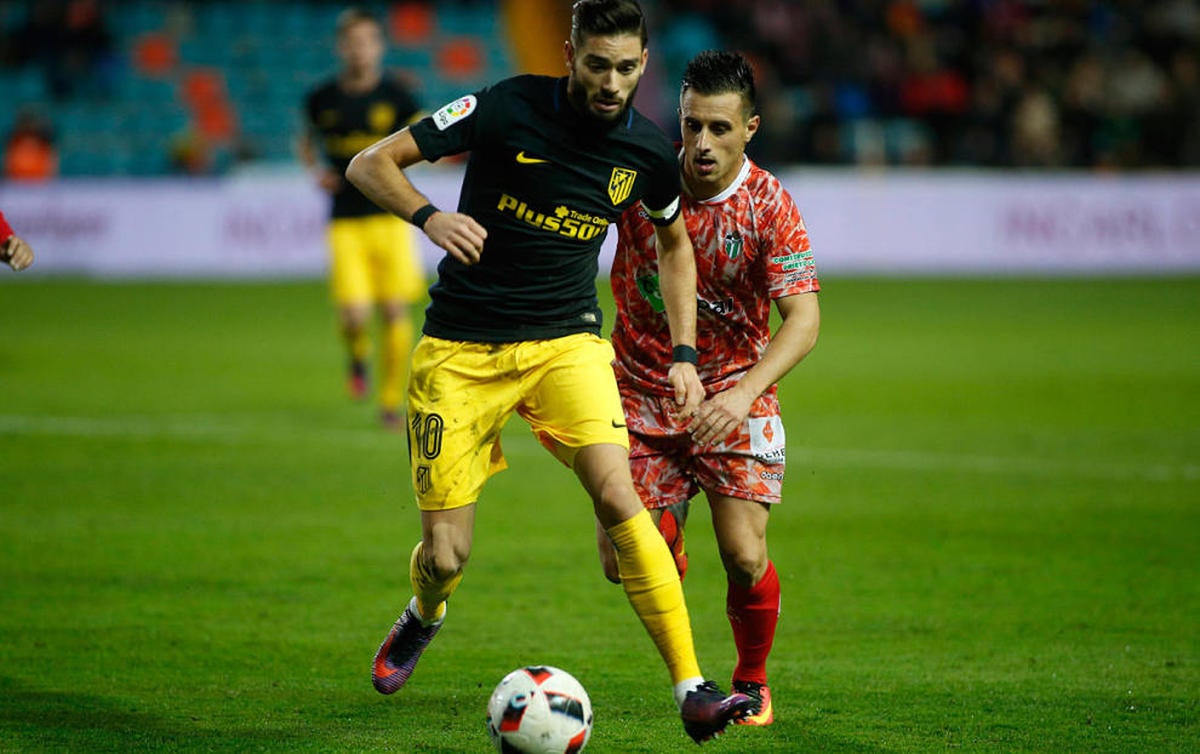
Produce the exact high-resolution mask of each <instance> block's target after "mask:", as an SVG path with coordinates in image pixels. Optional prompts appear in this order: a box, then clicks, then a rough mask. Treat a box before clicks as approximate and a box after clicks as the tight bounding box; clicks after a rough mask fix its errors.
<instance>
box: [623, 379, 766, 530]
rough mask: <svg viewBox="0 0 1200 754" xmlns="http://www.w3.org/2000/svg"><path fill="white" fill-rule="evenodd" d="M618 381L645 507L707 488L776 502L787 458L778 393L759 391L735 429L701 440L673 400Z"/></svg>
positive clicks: (631, 455)
mask: <svg viewBox="0 0 1200 754" xmlns="http://www.w3.org/2000/svg"><path fill="white" fill-rule="evenodd" d="M629 387H630V386H629V385H624V384H623V385H621V404H622V407H623V408H624V410H625V421H626V422H627V423H628V425H629V465H630V469H631V471H632V472H633V481H634V484H635V485H636V486H637V488H638V494H639V495H641V498H642V503H643V504H644V505H645V506H646V507H647V508H665V507H667V506H669V505H673V504H675V503H679V502H682V501H684V500H690V499H691V498H692V497H694V496H695V495H696V493H697V492H699V491H700V490H702V489H703V490H708V491H710V492H716V493H719V494H722V495H729V496H732V497H736V498H740V499H743V500H753V501H755V502H760V503H778V502H779V501H780V500H781V499H782V496H781V493H782V491H783V472H784V466H785V464H786V453H785V447H784V446H785V442H784V432H783V421H782V420H781V419H780V416H779V399H778V398H777V397H776V396H775V395H773V394H770V395H760V396H759V397H758V398H757V399H756V400H755V401H754V404H753V405H752V406H751V407H750V415H749V416H748V417H747V418H746V421H744V422H742V426H741V428H740V429H738V431H736V432H734V433H732V434H730V435H729V436H728V437H726V438H725V439H723V440H720V441H717V442H715V443H712V444H710V445H705V446H700V445H697V444H696V443H694V442H692V438H691V435H689V434H688V433H687V432H686V431H684V429H683V428H682V426H680V424H679V422H677V421H676V420H675V418H674V416H673V413H672V409H673V408H674V404H675V400H674V399H673V398H669V397H661V396H654V395H644V394H640V393H635V392H633V391H632V390H630V389H629Z"/></svg>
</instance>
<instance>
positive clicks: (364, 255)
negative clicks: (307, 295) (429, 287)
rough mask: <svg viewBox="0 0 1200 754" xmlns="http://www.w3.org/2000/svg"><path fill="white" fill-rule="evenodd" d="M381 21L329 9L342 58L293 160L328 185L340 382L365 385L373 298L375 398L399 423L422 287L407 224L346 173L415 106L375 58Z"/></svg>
mask: <svg viewBox="0 0 1200 754" xmlns="http://www.w3.org/2000/svg"><path fill="white" fill-rule="evenodd" d="M384 51H385V48H384V37H383V29H382V27H381V26H380V23H379V20H378V19H376V18H375V16H373V15H372V14H370V13H369V12H367V11H364V10H361V9H358V8H350V9H347V10H345V11H343V12H342V13H341V14H340V15H339V16H338V22H337V52H338V56H339V57H340V58H341V59H342V67H341V69H340V70H339V71H338V73H337V74H336V75H335V76H332V77H330V78H329V79H328V80H327V81H325V82H323V83H321V84H320V85H319V86H317V87H316V88H314V89H313V90H312V91H310V92H309V93H308V95H307V96H306V97H305V100H304V121H305V124H306V130H305V133H304V134H303V137H302V138H301V139H300V144H299V153H300V158H301V161H302V162H304V164H305V165H306V166H307V167H308V168H309V170H310V171H312V172H313V173H315V175H316V181H317V184H318V185H319V186H320V187H321V188H322V189H323V190H325V191H326V192H328V193H329V194H330V197H331V201H330V222H329V230H328V242H329V252H330V265H329V271H330V284H331V288H332V291H331V293H332V295H333V299H334V302H335V303H336V305H337V307H338V312H339V319H340V323H341V330H342V337H343V339H344V340H345V343H346V350H347V352H348V356H349V375H348V377H347V387H348V389H349V391H350V394H351V395H352V396H353V397H354V398H356V399H363V398H365V397H366V396H367V393H368V384H367V362H368V357H369V355H370V352H371V338H370V335H369V332H368V326H369V325H370V322H371V312H372V308H373V307H378V309H379V313H380V316H381V319H382V322H383V337H382V339H381V340H382V347H381V348H380V363H381V365H382V368H381V369H380V381H379V382H380V384H379V403H380V407H381V414H382V420H383V423H384V426H386V427H389V428H393V429H400V427H401V419H400V415H401V411H400V403H401V399H402V398H403V394H404V383H405V380H406V379H407V375H406V373H405V371H406V370H405V367H406V366H407V364H408V356H409V351H410V350H412V341H413V332H412V329H413V328H412V322H411V318H410V316H409V308H410V307H411V305H412V304H413V303H415V302H416V301H418V300H420V298H421V296H422V294H423V293H424V290H425V275H424V272H423V271H422V269H421V261H420V256H419V255H418V250H417V244H416V238H415V236H414V233H413V230H412V228H411V227H410V226H409V225H408V224H407V223H405V222H404V221H402V220H400V219H399V218H398V217H396V216H395V215H392V214H391V213H389V212H386V211H384V210H382V209H380V207H379V206H378V205H377V204H375V203H374V202H372V201H371V200H370V199H368V198H367V197H365V196H363V195H362V192H360V191H359V190H358V189H357V188H355V187H354V186H353V185H352V184H350V183H348V182H347V181H346V180H345V178H344V174H345V171H346V166H347V165H349V164H350V159H351V158H352V157H354V155H355V154H357V153H358V152H359V151H361V150H362V149H364V148H365V147H368V146H370V145H371V144H374V143H375V142H376V141H379V140H380V139H382V138H383V137H385V136H387V135H388V134H390V133H392V132H393V131H395V130H396V129H398V128H400V127H402V126H404V125H406V124H408V123H410V122H411V121H412V120H414V119H415V118H416V117H417V116H418V115H419V114H420V113H419V107H418V106H417V102H416V100H415V99H414V97H413V95H412V93H411V92H410V91H409V89H408V87H407V86H405V84H404V83H403V82H402V81H401V80H400V79H399V78H398V77H397V76H396V75H395V74H394V73H391V72H388V71H385V70H384V68H383V55H384Z"/></svg>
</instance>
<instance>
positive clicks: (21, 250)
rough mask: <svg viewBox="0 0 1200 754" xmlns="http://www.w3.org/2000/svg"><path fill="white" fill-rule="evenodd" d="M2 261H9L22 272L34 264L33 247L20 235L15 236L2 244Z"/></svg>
mask: <svg viewBox="0 0 1200 754" xmlns="http://www.w3.org/2000/svg"><path fill="white" fill-rule="evenodd" d="M0 261H4V262H7V263H8V266H9V267H11V268H13V269H14V270H16V271H17V272H20V271H21V270H23V269H25V268H26V267H28V266H29V265H31V264H33V249H31V248H29V244H27V243H25V242H24V241H23V240H21V238H20V237H19V236H13V237H11V238H9V239H8V241H7V242H6V243H4V244H0Z"/></svg>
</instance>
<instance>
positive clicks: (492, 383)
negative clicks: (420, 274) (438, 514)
mask: <svg viewBox="0 0 1200 754" xmlns="http://www.w3.org/2000/svg"><path fill="white" fill-rule="evenodd" d="M612 360H613V349H612V346H611V345H609V343H608V341H606V340H603V339H602V338H598V337H596V336H595V335H591V334H589V333H580V334H576V335H568V336H565V337H562V338H554V339H551V340H531V341H526V342H522V343H465V342H461V341H453V340H442V339H441V338H432V337H430V336H428V335H426V336H424V337H422V338H421V340H420V341H419V342H418V343H417V347H416V349H415V350H414V351H413V355H412V371H411V377H410V378H409V382H408V448H409V451H408V452H409V461H410V464H411V468H412V481H413V489H415V490H416V493H417V505H418V506H420V508H421V510H445V509H447V508H459V507H462V506H464V505H470V504H471V503H474V502H476V501H477V500H478V499H479V494H480V492H481V491H482V490H483V485H484V483H485V482H487V480H488V478H489V477H491V476H492V474H495V473H496V472H498V471H502V470H503V469H505V468H507V467H508V464H507V463H506V462H505V460H504V453H503V452H502V451H501V449H500V430H501V429H503V427H504V425H505V423H506V422H507V421H508V418H509V417H510V416H512V414H513V412H514V411H515V412H516V413H517V414H518V415H520V417H521V418H522V419H524V420H525V421H526V422H528V423H529V426H530V427H531V428H532V429H533V434H534V435H535V436H536V437H537V439H538V441H539V442H541V443H542V445H543V446H545V447H546V448H547V449H548V450H549V451H550V452H551V453H553V454H554V456H555V457H556V458H558V459H559V460H560V461H562V462H563V463H564V464H566V465H567V466H571V464H572V463H573V462H574V460H575V454H576V453H577V452H578V451H579V449H580V448H583V447H585V446H588V445H599V444H612V445H620V446H622V447H624V448H628V447H629V435H628V433H627V431H626V429H625V417H624V415H623V414H622V413H621V396H620V394H619V393H618V392H617V383H616V379H615V377H614V376H613V370H612Z"/></svg>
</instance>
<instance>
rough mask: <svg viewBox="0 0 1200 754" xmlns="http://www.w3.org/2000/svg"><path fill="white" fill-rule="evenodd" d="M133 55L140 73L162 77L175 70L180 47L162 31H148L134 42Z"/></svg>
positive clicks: (134, 62) (135, 65)
mask: <svg viewBox="0 0 1200 754" xmlns="http://www.w3.org/2000/svg"><path fill="white" fill-rule="evenodd" d="M132 57H133V66H134V68H135V69H136V70H137V71H138V73H141V74H142V75H143V76H151V77H155V78H161V77H163V76H166V75H168V74H170V73H171V72H172V71H173V70H175V66H176V65H178V63H179V48H178V47H177V46H176V44H175V40H174V39H172V38H171V37H170V36H168V35H166V34H163V33H162V32H148V33H146V34H142V35H141V36H140V37H138V38H137V40H136V41H135V42H134V43H133V56H132Z"/></svg>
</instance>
